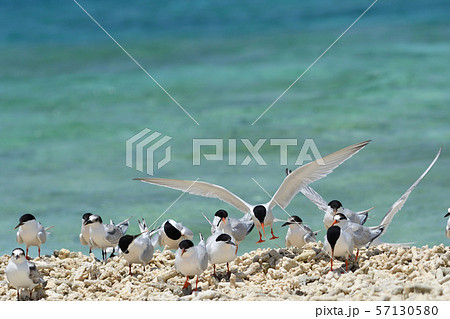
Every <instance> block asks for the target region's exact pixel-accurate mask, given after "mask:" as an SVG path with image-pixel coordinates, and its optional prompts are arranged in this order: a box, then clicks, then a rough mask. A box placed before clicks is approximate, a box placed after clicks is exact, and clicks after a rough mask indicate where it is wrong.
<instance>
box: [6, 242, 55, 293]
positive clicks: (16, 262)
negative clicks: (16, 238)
mask: <svg viewBox="0 0 450 319" xmlns="http://www.w3.org/2000/svg"><path fill="white" fill-rule="evenodd" d="M5 273H6V279H7V280H8V282H9V283H10V284H11V286H13V287H14V288H16V289H17V300H20V299H19V298H20V289H30V299H31V293H32V292H33V288H34V287H36V286H37V285H39V284H41V285H42V286H43V287H44V288H45V286H46V285H47V282H46V281H45V280H44V279H42V277H41V274H40V273H39V271H38V270H37V268H36V265H35V264H34V263H32V262H30V261H28V260H27V258H26V256H25V252H24V251H23V249H22V248H15V249H14V250H13V251H12V254H11V259H10V260H9V263H8V265H7V266H6V269H5Z"/></svg>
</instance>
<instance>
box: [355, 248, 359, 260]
mask: <svg viewBox="0 0 450 319" xmlns="http://www.w3.org/2000/svg"><path fill="white" fill-rule="evenodd" d="M358 255H359V248H358V249H357V250H356V257H355V262H356V260H357V259H358Z"/></svg>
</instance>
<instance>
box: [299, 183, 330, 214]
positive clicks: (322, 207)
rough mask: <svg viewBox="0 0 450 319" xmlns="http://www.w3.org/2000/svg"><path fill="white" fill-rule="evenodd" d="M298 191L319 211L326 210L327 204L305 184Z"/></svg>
mask: <svg viewBox="0 0 450 319" xmlns="http://www.w3.org/2000/svg"><path fill="white" fill-rule="evenodd" d="M300 192H301V193H302V194H303V195H305V196H306V198H308V199H309V200H310V201H311V202H312V203H313V204H315V205H316V206H317V207H318V208H319V209H320V210H321V211H323V212H326V211H327V207H328V204H327V202H326V201H325V200H324V199H323V198H322V196H320V194H319V193H317V192H316V191H315V190H314V189H312V188H311V187H309V186H305V187H303V188H302V189H300Z"/></svg>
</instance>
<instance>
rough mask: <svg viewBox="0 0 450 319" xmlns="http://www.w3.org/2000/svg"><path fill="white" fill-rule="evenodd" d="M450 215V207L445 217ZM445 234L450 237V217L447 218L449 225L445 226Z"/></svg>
mask: <svg viewBox="0 0 450 319" xmlns="http://www.w3.org/2000/svg"><path fill="white" fill-rule="evenodd" d="M449 216H450V208H449V209H448V210H447V214H445V216H444V217H449ZM445 235H447V238H450V218H449V219H448V220H447V226H446V227H445Z"/></svg>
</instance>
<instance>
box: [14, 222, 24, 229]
mask: <svg viewBox="0 0 450 319" xmlns="http://www.w3.org/2000/svg"><path fill="white" fill-rule="evenodd" d="M22 225H23V223H19V224H18V225H17V226H16V227H14V229H17V228H19V227H20V226H22Z"/></svg>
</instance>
